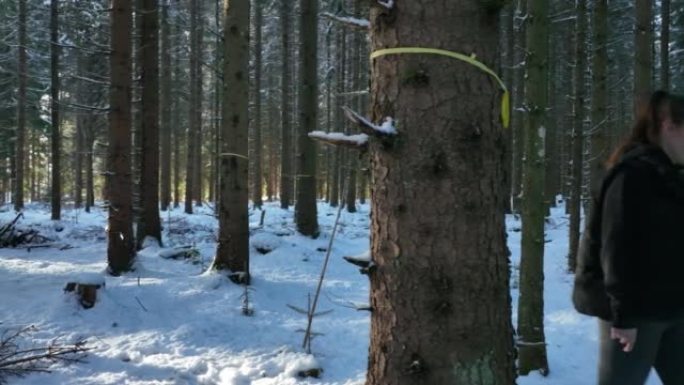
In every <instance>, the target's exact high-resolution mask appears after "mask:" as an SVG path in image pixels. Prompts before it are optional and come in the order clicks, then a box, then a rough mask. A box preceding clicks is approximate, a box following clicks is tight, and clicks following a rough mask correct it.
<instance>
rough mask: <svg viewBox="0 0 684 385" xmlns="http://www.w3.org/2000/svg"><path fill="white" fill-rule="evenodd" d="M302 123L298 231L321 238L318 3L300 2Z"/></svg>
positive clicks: (299, 124)
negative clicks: (318, 206) (314, 137)
mask: <svg viewBox="0 0 684 385" xmlns="http://www.w3.org/2000/svg"><path fill="white" fill-rule="evenodd" d="M299 8H300V9H299V12H300V21H299V27H300V30H299V38H300V51H299V52H300V54H299V59H300V60H301V63H300V66H299V79H298V82H299V85H300V87H299V106H298V107H299V122H298V125H297V127H298V129H297V133H298V135H297V137H298V140H297V202H296V206H295V222H296V223H297V230H298V231H299V232H300V233H301V234H303V235H308V236H313V237H316V236H318V213H317V209H316V158H317V157H318V151H317V149H316V143H314V141H313V140H312V139H311V138H309V132H312V131H315V130H316V129H317V126H318V119H317V116H318V56H317V55H318V0H300V3H299Z"/></svg>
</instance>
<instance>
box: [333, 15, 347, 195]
mask: <svg viewBox="0 0 684 385" xmlns="http://www.w3.org/2000/svg"><path fill="white" fill-rule="evenodd" d="M336 48H337V64H336V66H335V106H336V108H335V127H336V128H337V129H340V130H341V129H342V126H344V124H345V121H344V115H343V114H342V108H341V107H342V106H343V105H344V103H345V101H344V96H343V95H342V94H343V93H344V81H345V78H346V74H345V65H344V64H345V62H346V58H347V56H346V54H347V32H346V30H345V29H344V27H338V32H337V44H336ZM332 158H333V159H332V163H333V164H332V187H331V189H330V190H331V192H330V206H331V207H337V206H338V205H339V204H340V195H342V192H341V191H340V190H341V188H340V184H341V179H342V178H341V175H340V174H341V172H340V168H341V164H342V149H340V148H335V150H334V152H333V155H332Z"/></svg>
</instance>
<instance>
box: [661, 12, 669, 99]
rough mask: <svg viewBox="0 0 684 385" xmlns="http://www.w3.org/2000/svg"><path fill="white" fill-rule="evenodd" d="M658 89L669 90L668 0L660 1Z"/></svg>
mask: <svg viewBox="0 0 684 385" xmlns="http://www.w3.org/2000/svg"><path fill="white" fill-rule="evenodd" d="M660 7H661V23H662V30H661V33H660V88H662V89H663V90H665V91H667V90H669V89H670V0H661V5H660Z"/></svg>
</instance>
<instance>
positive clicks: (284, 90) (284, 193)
mask: <svg viewBox="0 0 684 385" xmlns="http://www.w3.org/2000/svg"><path fill="white" fill-rule="evenodd" d="M290 6H291V4H290V2H289V1H281V2H280V23H281V27H280V28H281V31H280V33H281V36H280V39H281V49H282V68H281V71H282V77H281V86H280V90H281V91H280V92H281V109H280V115H281V119H280V124H281V128H282V134H281V150H280V154H281V156H280V161H281V166H280V207H281V208H283V209H288V208H289V207H290V204H291V203H292V202H291V200H292V190H291V186H292V184H291V181H292V178H293V175H292V174H293V172H292V171H293V170H292V161H291V158H290V154H291V153H292V133H291V131H292V126H291V122H292V118H291V113H292V104H291V98H292V76H291V71H292V69H291V61H292V57H291V54H290V13H291V10H290Z"/></svg>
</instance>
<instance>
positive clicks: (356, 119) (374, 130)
mask: <svg viewBox="0 0 684 385" xmlns="http://www.w3.org/2000/svg"><path fill="white" fill-rule="evenodd" d="M342 109H343V110H344V115H345V116H346V117H347V119H349V120H351V121H352V123H354V124H356V125H357V126H359V129H360V130H361V132H363V133H364V134H367V135H369V136H374V137H376V138H390V137H393V136H396V135H397V129H396V127H394V119H392V118H391V117H389V116H388V117H386V118H385V121H384V122H383V123H382V124H381V125H377V124H373V122H371V121H370V120H368V119H366V118H365V117H363V116H362V115H361V114H359V113H358V112H356V111H354V110H352V109H351V108H349V107H347V106H344V107H342Z"/></svg>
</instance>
